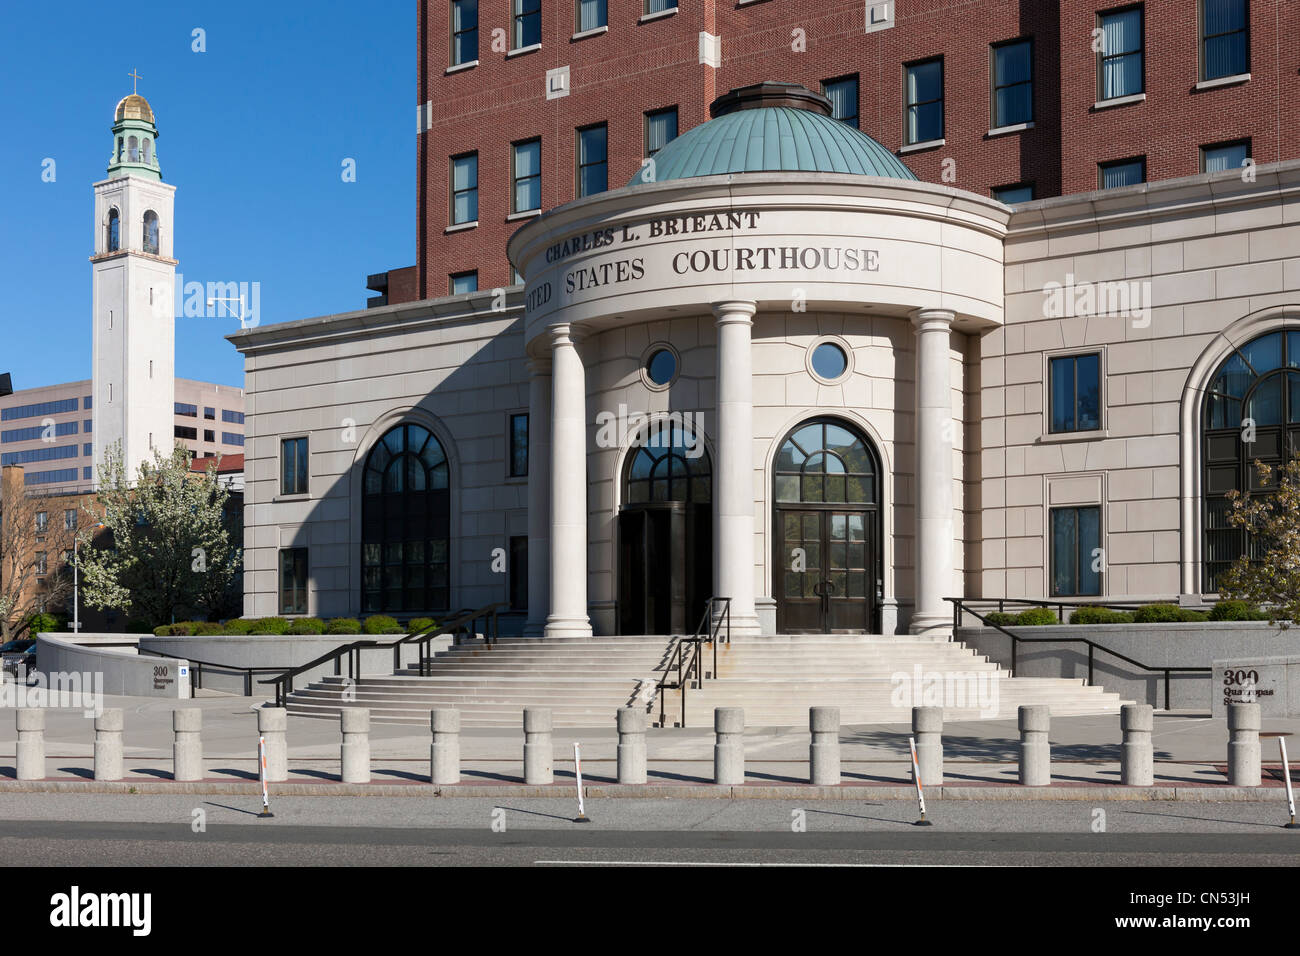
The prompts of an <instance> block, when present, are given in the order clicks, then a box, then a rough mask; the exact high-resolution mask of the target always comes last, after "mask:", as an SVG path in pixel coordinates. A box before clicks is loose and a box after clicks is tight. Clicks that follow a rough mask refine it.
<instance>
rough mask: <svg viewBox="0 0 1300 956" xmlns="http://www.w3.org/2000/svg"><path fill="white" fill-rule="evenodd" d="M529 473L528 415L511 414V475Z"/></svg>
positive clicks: (514, 476) (516, 476)
mask: <svg viewBox="0 0 1300 956" xmlns="http://www.w3.org/2000/svg"><path fill="white" fill-rule="evenodd" d="M526 474H528V415H527V414H519V415H511V416H510V477H511V478H519V477H522V476H524V475H526Z"/></svg>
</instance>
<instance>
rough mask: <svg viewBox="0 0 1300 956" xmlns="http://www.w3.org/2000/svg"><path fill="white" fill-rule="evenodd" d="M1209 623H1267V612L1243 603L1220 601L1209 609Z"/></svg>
mask: <svg viewBox="0 0 1300 956" xmlns="http://www.w3.org/2000/svg"><path fill="white" fill-rule="evenodd" d="M1210 620H1211V621H1267V620H1268V612H1267V611H1261V610H1260V609H1259V608H1257V607H1251V606H1250V605H1249V604H1247V603H1246V602H1245V601H1220V602H1219V603H1218V604H1216V605H1214V607H1212V608H1210Z"/></svg>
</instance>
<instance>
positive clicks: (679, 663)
mask: <svg viewBox="0 0 1300 956" xmlns="http://www.w3.org/2000/svg"><path fill="white" fill-rule="evenodd" d="M715 607H720V608H721V610H719V611H717V612H716V613H715V611H714V608H715ZM724 628H725V632H724ZM723 642H725V643H727V644H730V643H731V598H729V597H711V598H709V599H708V600H707V601H705V602H704V614H703V615H702V616H701V617H700V623H699V626H697V627H696V628H695V633H694V634H692V635H690V636H688V637H680V638H678V639H677V641H676V643H675V644H674V645H673V653H672V656H670V657H669V658H668V663H667V664H665V665H664V676H663V677H661V678H660V679H659V685H658V687H657V688H656V690H655V693H656V694H658V696H659V726H660V727H665V726H667V723H666V722H667V715H666V713H665V708H666V706H667V704H666V702H665V700H664V697H665V694H664V691H668V690H675V691H677V692H678V696H679V698H680V700H681V710H682V718H681V719H682V722H681V726H682V727H685V726H686V691H687V688H689V687H691V686H692V682H693V686H695V687H697V688H698V687H699V686H700V684H701V683H703V681H704V680H705V679H707V678H710V677H711V678H713V679H714V680H716V679H717V677H718V644H720V643H723ZM705 643H708V644H709V645H711V648H712V651H713V670H712V671H710V672H706V673H704V674H701V672H700V671H701V667H702V664H703V653H702V651H701V648H700V645H701V644H705ZM674 672H676V680H675V681H670V680H669V678H670V677H672V676H673V673H674Z"/></svg>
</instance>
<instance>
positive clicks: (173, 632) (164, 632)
mask: <svg viewBox="0 0 1300 956" xmlns="http://www.w3.org/2000/svg"><path fill="white" fill-rule="evenodd" d="M196 626H197V625H196V624H195V622H194V621H177V622H176V623H175V624H161V625H159V626H158V627H155V628H154V629H153V633H154V637H189V636H190V635H191V634H193V633H194V628H195V627H196Z"/></svg>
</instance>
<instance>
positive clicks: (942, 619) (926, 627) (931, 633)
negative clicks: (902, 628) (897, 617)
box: [907, 611, 952, 640]
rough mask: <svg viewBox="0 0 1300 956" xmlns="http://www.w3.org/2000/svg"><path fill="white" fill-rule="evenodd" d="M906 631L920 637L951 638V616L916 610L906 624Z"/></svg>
mask: <svg viewBox="0 0 1300 956" xmlns="http://www.w3.org/2000/svg"><path fill="white" fill-rule="evenodd" d="M907 633H908V634H916V635H920V636H921V637H933V638H936V639H939V638H942V639H944V640H952V616H951V615H949V614H926V613H925V612H923V611H920V612H917V613H915V614H913V615H912V621H911V623H910V624H908V626H907Z"/></svg>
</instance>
